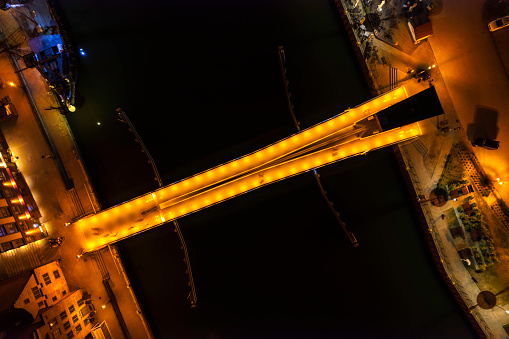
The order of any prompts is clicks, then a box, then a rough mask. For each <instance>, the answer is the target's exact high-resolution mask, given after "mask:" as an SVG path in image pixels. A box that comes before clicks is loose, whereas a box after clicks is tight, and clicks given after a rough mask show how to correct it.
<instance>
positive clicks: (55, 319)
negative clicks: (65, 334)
mask: <svg viewBox="0 0 509 339" xmlns="http://www.w3.org/2000/svg"><path fill="white" fill-rule="evenodd" d="M48 324H49V328H50V330H51V329H53V328H54V327H56V326H58V321H57V318H53V319H51V320H50V321H48ZM53 333H54V332H53ZM59 335H60V333H59Z"/></svg>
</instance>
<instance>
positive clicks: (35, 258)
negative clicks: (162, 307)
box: [0, 1, 148, 338]
mask: <svg viewBox="0 0 509 339" xmlns="http://www.w3.org/2000/svg"><path fill="white" fill-rule="evenodd" d="M36 2H37V1H36ZM40 2H41V3H45V2H44V1H40ZM39 5H40V4H39ZM39 7H40V6H35V7H34V10H35V11H36V14H39V15H42V14H44V13H42V12H37V9H38V8H39ZM40 22H41V23H42V26H43V29H44V28H45V27H44V23H45V22H51V20H40ZM0 25H1V28H2V30H3V33H4V34H5V36H7V37H11V38H10V40H9V41H10V42H11V43H14V42H15V41H14V40H13V39H15V40H16V42H17V43H16V45H18V44H19V45H18V46H17V48H19V50H18V51H16V52H21V53H22V52H23V51H29V47H28V44H27V43H26V41H25V40H24V39H23V34H20V30H19V25H18V23H17V22H16V21H15V20H14V18H13V17H12V16H11V14H10V13H9V12H8V11H0ZM17 62H18V63H19V65H20V68H24V64H23V61H22V59H19V60H17ZM22 74H23V76H24V78H25V80H26V84H27V85H28V87H29V89H30V92H31V95H32V99H33V101H34V102H35V105H36V107H37V109H38V111H39V113H40V118H41V119H42V121H41V122H42V124H43V126H41V123H40V122H39V121H38V118H39V117H37V114H36V112H34V109H33V107H32V106H31V105H30V101H29V100H30V97H29V93H28V92H27V91H26V88H25V86H24V84H23V82H22V81H21V80H22V79H20V77H18V75H17V74H16V73H15V69H14V68H13V64H12V60H11V59H10V57H9V54H8V52H5V51H4V52H2V53H0V78H1V79H2V80H3V82H4V85H5V86H4V87H3V88H1V89H0V97H4V96H6V95H9V96H10V98H11V100H12V102H13V104H14V105H15V107H16V109H17V111H18V115H19V116H18V118H17V120H16V121H13V122H12V123H8V124H6V125H2V126H1V129H2V133H3V134H4V136H5V138H6V141H7V143H8V145H9V147H10V149H11V151H12V153H13V156H17V157H19V158H18V159H17V160H16V163H17V166H18V168H19V169H20V171H21V172H22V173H23V175H24V177H25V178H26V181H27V183H28V185H29V187H30V189H31V191H32V194H33V196H34V198H35V200H36V202H37V204H38V206H39V209H40V211H41V214H42V218H41V222H42V223H44V225H46V227H47V228H48V231H49V236H50V237H57V236H64V237H65V240H64V242H63V244H62V245H61V246H60V247H58V248H50V247H49V245H48V243H47V240H42V241H39V242H37V244H36V245H31V246H25V248H24V249H19V250H18V251H17V252H16V253H15V254H16V255H15V256H14V255H8V256H2V257H1V259H0V274H3V276H2V277H0V278H5V277H6V276H12V275H15V274H18V273H21V272H23V271H26V270H29V269H33V268H34V267H36V266H39V265H41V264H45V263H48V262H51V261H53V260H60V262H61V265H62V270H63V272H64V275H65V277H66V280H67V281H68V284H69V287H70V288H71V289H76V288H84V289H85V290H86V291H87V292H88V293H89V294H90V295H91V299H92V300H93V302H94V304H95V305H96V309H97V321H99V322H100V321H102V320H106V321H107V323H108V326H109V328H110V331H111V333H112V335H113V337H114V338H125V337H132V338H147V337H148V335H147V332H146V330H145V328H144V325H143V322H142V321H141V318H140V315H139V314H138V313H137V311H139V310H138V309H137V307H136V305H135V304H134V303H133V299H132V297H131V293H130V291H129V288H128V286H127V283H126V282H125V280H124V277H123V276H122V275H121V274H120V273H119V272H118V271H117V268H116V266H115V264H114V262H113V258H112V256H111V254H110V253H109V252H108V251H106V252H104V253H102V254H103V256H102V259H103V260H102V261H101V262H102V263H103V266H101V267H102V268H103V270H100V269H99V266H98V265H97V263H96V260H94V258H92V257H82V258H80V259H77V258H76V254H77V253H76V248H79V245H78V243H79V236H77V235H76V234H75V232H74V231H73V230H72V229H71V228H68V227H67V226H66V223H71V222H72V221H73V220H75V218H77V217H80V216H83V215H86V214H91V213H94V211H95V210H97V209H99V205H98V203H97V201H96V200H94V199H93V194H92V193H93V191H92V186H91V184H90V182H89V180H88V177H87V174H86V171H85V168H84V166H83V164H82V162H81V159H80V158H79V151H78V149H77V148H76V145H75V143H74V140H73V136H72V133H71V131H70V128H69V125H68V123H67V120H66V118H65V117H64V116H63V115H61V114H60V111H59V110H56V109H52V108H53V107H58V104H57V102H56V101H55V98H54V96H53V95H52V94H50V92H49V87H48V85H47V83H46V81H45V80H44V78H43V77H42V76H41V74H40V73H39V72H38V71H37V70H36V69H27V70H24V71H23V72H22ZM9 82H13V83H14V84H15V86H14V87H11V86H8V85H7V84H8V83H9ZM55 153H56V154H55ZM44 155H52V157H50V158H44V157H42V156H44ZM58 162H59V163H58ZM62 168H63V169H64V171H65V173H64V174H65V175H66V176H67V177H68V178H70V179H71V180H72V183H73V185H74V189H72V190H69V189H68V187H66V183H65V180H63V177H62V175H61V174H62V173H61V171H60V169H62ZM23 251H24V252H26V253H21V252H23ZM18 252H19V253H18ZM104 270H106V271H107V272H108V279H107V280H108V284H109V286H110V291H112V292H113V293H114V296H115V299H116V302H117V306H118V309H120V310H121V311H122V319H123V321H124V322H125V323H126V325H127V329H124V330H122V328H121V326H120V322H119V320H118V317H117V316H116V312H115V311H114V309H113V307H112V303H109V304H108V301H109V296H108V289H107V288H106V287H105V284H104V283H103V279H104ZM103 304H108V305H107V307H106V308H105V309H102V308H101V305H103Z"/></svg>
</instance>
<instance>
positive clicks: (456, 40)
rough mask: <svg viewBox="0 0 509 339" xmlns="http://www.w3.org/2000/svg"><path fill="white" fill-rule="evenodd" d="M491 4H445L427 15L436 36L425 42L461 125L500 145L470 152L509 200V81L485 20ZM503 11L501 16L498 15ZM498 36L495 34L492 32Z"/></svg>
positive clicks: (476, 0)
mask: <svg viewBox="0 0 509 339" xmlns="http://www.w3.org/2000/svg"><path fill="white" fill-rule="evenodd" d="M489 3H493V1H491V0H488V1H483V0H472V1H468V5H467V3H466V2H465V1H463V0H443V9H442V11H441V12H440V13H438V14H437V15H435V16H432V17H431V21H432V24H433V32H434V34H433V35H432V36H431V37H430V38H429V43H430V45H431V47H432V49H433V52H434V54H435V57H436V60H437V62H438V64H439V66H440V71H441V73H442V76H443V79H444V82H445V84H446V87H447V89H448V91H449V94H450V97H451V100H452V102H453V105H454V107H455V109H456V112H457V114H458V117H459V119H460V121H461V124H462V125H463V127H464V128H465V130H466V132H467V136H468V137H469V139H470V140H472V138H473V137H474V136H484V137H489V138H492V139H496V140H499V141H500V149H498V150H486V149H483V148H479V147H476V148H474V150H475V153H476V156H477V158H478V159H479V161H480V163H481V164H482V166H483V168H484V170H485V171H486V174H487V175H488V176H489V178H490V180H492V181H493V182H495V181H496V178H500V180H501V181H502V182H504V181H506V182H508V185H502V186H500V185H496V188H497V190H498V192H499V193H500V195H501V197H502V199H504V201H509V131H508V130H507V129H504V128H503V127H504V126H509V78H508V74H507V72H506V70H505V68H504V65H503V62H502V59H501V58H507V57H509V55H506V56H499V54H498V50H497V48H496V45H495V39H494V38H493V33H492V32H490V31H489V30H488V26H487V22H489V20H490V18H488V17H485V18H483V10H484V8H485V5H486V4H489ZM501 14H503V13H500V15H501ZM494 33H497V34H498V33H499V32H494Z"/></svg>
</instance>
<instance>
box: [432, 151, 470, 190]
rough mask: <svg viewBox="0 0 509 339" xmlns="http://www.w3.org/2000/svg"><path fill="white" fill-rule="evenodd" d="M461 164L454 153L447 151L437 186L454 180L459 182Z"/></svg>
mask: <svg viewBox="0 0 509 339" xmlns="http://www.w3.org/2000/svg"><path fill="white" fill-rule="evenodd" d="M463 177H464V174H463V166H462V165H461V161H460V159H459V158H458V157H457V156H456V154H455V153H454V152H453V153H449V155H448V156H447V160H446V162H445V166H444V170H443V171H442V175H441V176H440V179H439V180H438V187H444V188H445V185H450V184H451V183H454V182H460V181H462V180H463Z"/></svg>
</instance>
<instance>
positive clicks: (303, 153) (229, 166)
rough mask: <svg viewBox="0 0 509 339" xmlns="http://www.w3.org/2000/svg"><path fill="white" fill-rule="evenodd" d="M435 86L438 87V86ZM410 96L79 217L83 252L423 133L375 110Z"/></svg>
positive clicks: (390, 97) (360, 109)
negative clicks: (387, 120) (384, 121)
mask: <svg viewBox="0 0 509 339" xmlns="http://www.w3.org/2000/svg"><path fill="white" fill-rule="evenodd" d="M433 90H434V89H433ZM407 98H408V94H407V92H406V90H405V88H404V87H400V88H396V89H394V90H391V91H390V92H387V93H385V94H383V95H380V96H378V97H376V98H374V99H372V100H369V101H367V102H365V103H363V104H362V105H359V106H357V107H354V108H351V109H348V110H346V111H344V112H343V113H341V114H339V115H337V116H335V117H332V118H330V119H328V120H326V121H323V122H321V123H319V124H317V125H314V126H312V127H310V128H307V129H305V130H303V131H301V132H299V133H296V134H294V135H291V136H289V137H287V138H285V139H282V140H280V141H278V142H276V143H273V144H271V145H268V146H266V147H264V148H262V149H260V150H258V151H256V152H253V153H250V154H247V155H245V156H243V157H240V158H237V159H235V160H233V161H230V162H227V163H224V164H222V165H219V166H217V167H214V168H211V169H209V170H206V171H204V172H201V173H198V174H196V175H194V176H191V177H189V178H186V179H184V180H181V181H178V182H175V183H173V184H170V185H167V186H164V187H161V188H159V189H157V190H155V191H153V192H149V193H147V194H144V195H141V196H139V197H136V198H134V199H132V200H129V201H126V202H124V203H122V204H119V205H116V206H114V207H111V208H108V209H106V210H103V211H100V212H98V213H96V214H94V215H90V216H87V217H84V218H83V219H80V220H78V221H76V222H74V223H73V224H72V227H75V228H77V229H78V232H79V233H80V237H79V238H80V239H81V240H80V241H81V244H80V245H81V254H83V253H87V252H91V251H95V250H98V249H100V248H102V247H105V246H107V245H109V244H111V243H114V242H117V241H119V240H122V239H125V238H127V237H129V236H132V235H135V234H137V233H139V232H143V231H146V230H149V229H152V228H154V227H157V226H160V225H163V224H165V223H167V222H169V221H172V220H176V219H178V218H181V217H183V216H185V215H187V214H190V213H194V212H197V211H199V210H202V209H205V208H207V207H210V206H212V205H215V204H218V203H221V202H223V201H225V200H227V199H231V198H234V197H236V196H239V195H241V194H244V193H246V192H249V191H251V190H254V189H257V188H260V187H263V186H266V185H269V184H271V183H275V182H277V181H280V180H283V179H286V178H289V177H292V176H294V175H298V174H301V173H304V172H307V171H310V170H313V169H316V168H319V167H322V166H325V165H327V164H330V163H334V162H337V161H340V160H344V159H346V158H349V157H352V156H356V155H360V154H365V153H367V152H369V151H371V150H374V149H378V148H381V147H385V146H388V145H393V144H396V143H399V142H402V141H407V140H409V139H412V138H416V137H419V136H420V135H421V134H422V132H421V129H420V126H419V123H418V122H412V123H410V124H406V125H403V126H400V127H397V128H393V129H390V130H386V131H385V130H383V128H382V127H381V125H380V122H379V121H378V118H377V116H376V113H378V112H382V111H383V110H385V109H387V108H389V107H391V106H393V105H396V104H398V103H402V102H403V101H405V100H406V99H407Z"/></svg>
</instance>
